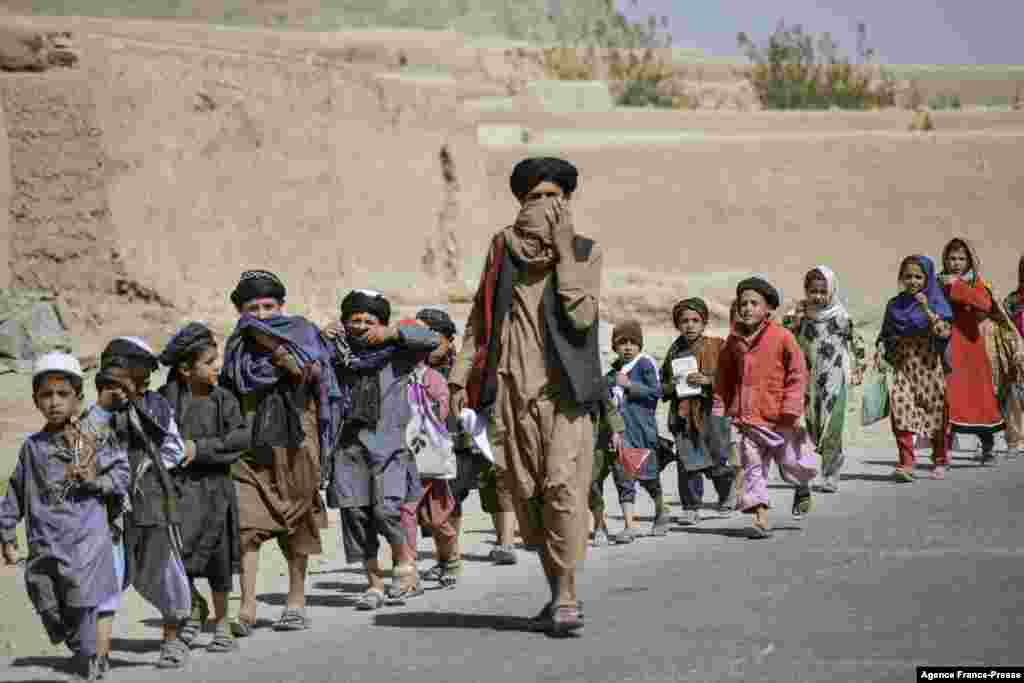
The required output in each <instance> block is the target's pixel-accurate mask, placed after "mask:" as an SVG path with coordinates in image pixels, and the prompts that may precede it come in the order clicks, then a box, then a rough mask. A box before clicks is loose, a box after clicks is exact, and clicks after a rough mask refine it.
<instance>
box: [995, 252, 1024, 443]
mask: <svg viewBox="0 0 1024 683" xmlns="http://www.w3.org/2000/svg"><path fill="white" fill-rule="evenodd" d="M1004 305H1005V307H1006V313H1007V315H1008V316H1009V317H1010V321H1011V322H1012V324H1013V326H1014V328H1016V330H1017V335H1018V337H1017V338H1018V339H1020V338H1021V336H1024V256H1021V258H1020V261H1019V262H1018V264H1017V289H1016V290H1015V291H1013V292H1010V294H1009V295H1008V296H1007V297H1006V301H1005V302H1004ZM1022 346H1024V344H1022ZM1015 361H1016V362H1015V363H1014V364H1013V368H1012V369H1011V371H1010V372H1008V373H1006V375H1007V376H1006V381H1004V382H1002V383H1001V384H1000V387H999V388H1000V391H1001V397H1002V403H1003V414H1004V415H1005V416H1006V447H1007V457H1010V458H1016V457H1017V456H1018V455H1019V454H1020V447H1021V442H1022V441H1024V358H1020V357H1019V355H1018V357H1017V358H1016V359H1015Z"/></svg>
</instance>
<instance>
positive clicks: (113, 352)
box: [100, 337, 160, 372]
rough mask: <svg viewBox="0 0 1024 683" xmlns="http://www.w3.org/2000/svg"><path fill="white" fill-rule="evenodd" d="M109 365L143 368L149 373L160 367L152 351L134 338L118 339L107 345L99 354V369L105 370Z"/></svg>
mask: <svg viewBox="0 0 1024 683" xmlns="http://www.w3.org/2000/svg"><path fill="white" fill-rule="evenodd" d="M115 359H116V360H115ZM111 364H116V365H121V366H126V367H132V368H144V369H146V370H148V371H150V372H153V371H154V370H156V369H157V368H158V367H160V363H159V362H157V357H156V354H155V353H153V350H152V349H151V348H149V345H148V344H146V343H145V342H144V341H142V340H141V339H138V338H136V337H118V338H116V339H114V340H113V341H111V342H110V343H109V344H107V348H105V349H103V353H102V354H100V367H101V368H105V367H107V366H109V365H111Z"/></svg>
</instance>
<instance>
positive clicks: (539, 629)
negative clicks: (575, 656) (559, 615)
mask: <svg viewBox="0 0 1024 683" xmlns="http://www.w3.org/2000/svg"><path fill="white" fill-rule="evenodd" d="M553 610H554V605H553V604H552V603H550V602H549V603H548V604H546V605H544V609H542V610H541V611H540V613H539V614H538V615H537V616H535V617H533V618H532V619H530V621H529V624H528V628H527V630H529V631H533V632H535V633H545V632H548V631H549V630H550V629H551V621H552V611H553ZM576 618H577V619H578V620H579V623H580V626H581V627H582V626H583V601H582V600H577V601H576Z"/></svg>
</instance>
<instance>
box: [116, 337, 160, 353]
mask: <svg viewBox="0 0 1024 683" xmlns="http://www.w3.org/2000/svg"><path fill="white" fill-rule="evenodd" d="M118 339H120V340H121V341H126V342H128V343H129V344H134V345H135V346H137V347H139V348H140V349H142V350H143V351H145V352H146V353H148V354H149V355H151V356H153V357H156V351H154V350H153V349H152V348H150V346H149V344H147V343H146V342H144V341H143V340H142V339H140V338H139V337H114V341H116V340H118Z"/></svg>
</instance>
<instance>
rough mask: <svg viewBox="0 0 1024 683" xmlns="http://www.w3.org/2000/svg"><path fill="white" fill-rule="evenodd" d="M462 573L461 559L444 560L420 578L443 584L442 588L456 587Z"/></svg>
mask: <svg viewBox="0 0 1024 683" xmlns="http://www.w3.org/2000/svg"><path fill="white" fill-rule="evenodd" d="M461 573H462V561H461V560H443V561H441V562H438V563H437V564H435V565H434V566H433V567H431V568H430V569H428V570H427V571H425V572H423V573H422V574H421V575H420V578H421V579H423V580H424V581H433V582H435V583H439V584H441V588H455V584H457V583H458V581H459V575H460V574H461Z"/></svg>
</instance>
